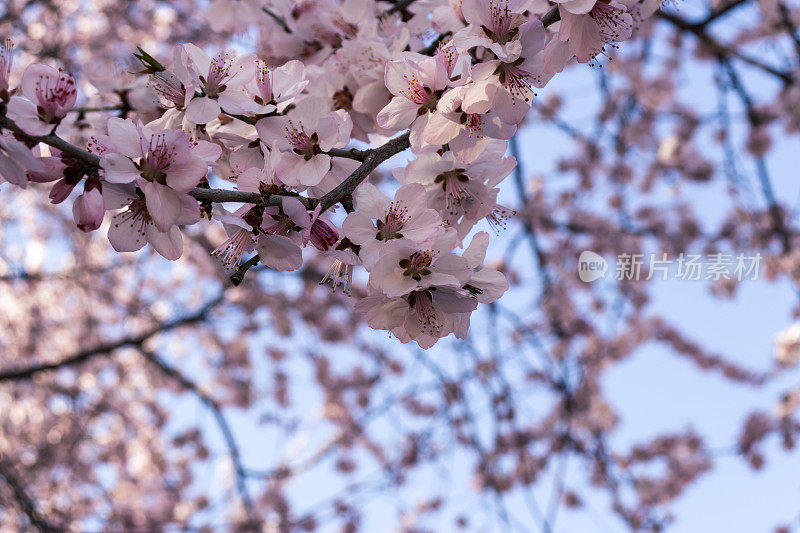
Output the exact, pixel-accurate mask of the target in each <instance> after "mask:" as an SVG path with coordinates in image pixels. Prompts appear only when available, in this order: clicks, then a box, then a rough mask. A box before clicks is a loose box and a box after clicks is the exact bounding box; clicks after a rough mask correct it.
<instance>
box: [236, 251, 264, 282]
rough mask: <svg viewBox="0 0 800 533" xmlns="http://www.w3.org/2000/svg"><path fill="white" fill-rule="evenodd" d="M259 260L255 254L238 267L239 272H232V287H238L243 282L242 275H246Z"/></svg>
mask: <svg viewBox="0 0 800 533" xmlns="http://www.w3.org/2000/svg"><path fill="white" fill-rule="evenodd" d="M260 260H261V257H260V256H259V255H258V254H256V255H254V256H253V257H251V258H250V259H248V260H247V261H245V262H244V263H242V265H241V266H240V267H239V270H237V271H236V272H234V273H233V274H232V275H231V283H233V286H234V287H238V286H239V285H241V284H242V281H244V275H245V274H247V271H248V270H250V269H251V268H252V267H254V266H256V265H257V264H258V262H259V261H260Z"/></svg>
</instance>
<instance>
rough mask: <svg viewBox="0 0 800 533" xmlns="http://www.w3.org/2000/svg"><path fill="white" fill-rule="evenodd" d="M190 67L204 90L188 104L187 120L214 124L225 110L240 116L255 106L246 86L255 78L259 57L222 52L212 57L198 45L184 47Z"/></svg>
mask: <svg viewBox="0 0 800 533" xmlns="http://www.w3.org/2000/svg"><path fill="white" fill-rule="evenodd" d="M184 48H185V49H186V53H187V54H188V58H187V59H186V61H187V62H186V65H185V66H186V68H187V70H188V72H189V75H190V76H191V78H192V80H193V86H194V88H196V89H197V90H199V91H201V93H202V94H201V96H198V97H195V98H193V99H192V101H191V102H189V103H188V104H187V105H186V117H187V118H188V119H189V120H191V121H192V122H194V123H195V124H206V123H208V122H211V121H212V120H214V119H215V118H217V116H218V115H219V114H220V112H221V111H223V110H224V111H227V112H228V113H234V114H239V113H243V112H245V111H248V110H249V109H251V108H252V107H253V102H252V101H251V100H250V98H249V97H248V95H247V93H246V92H245V91H244V86H245V85H246V84H247V83H248V82H249V81H250V80H251V79H252V78H253V76H255V56H254V55H253V54H245V55H242V56H236V55H235V54H233V53H231V52H225V51H222V52H219V53H217V54H216V55H215V56H214V57H213V58H212V57H209V56H208V54H206V53H205V52H204V51H203V50H201V49H200V48H198V47H197V46H195V45H193V44H191V43H187V44H185V45H184Z"/></svg>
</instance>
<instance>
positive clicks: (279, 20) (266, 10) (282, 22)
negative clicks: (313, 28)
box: [261, 7, 292, 33]
mask: <svg viewBox="0 0 800 533" xmlns="http://www.w3.org/2000/svg"><path fill="white" fill-rule="evenodd" d="M261 11H263V12H264V13H266V14H267V15H269V16H270V18H271V19H272V20H274V21H275V22H277V23H278V26H280V27H281V29H282V30H283V31H285V32H286V33H292V29H291V28H290V27H289V25H288V24H287V23H286V21H285V20H284V19H283V17H281V16H279V15H278V14H277V13H275V12H274V11H272V10H270V9H269V8H267V7H262V8H261Z"/></svg>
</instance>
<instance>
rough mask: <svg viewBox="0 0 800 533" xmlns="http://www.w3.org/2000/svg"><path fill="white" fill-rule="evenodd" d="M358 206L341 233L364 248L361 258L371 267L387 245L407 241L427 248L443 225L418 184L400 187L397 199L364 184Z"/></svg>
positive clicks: (357, 197)
mask: <svg viewBox="0 0 800 533" xmlns="http://www.w3.org/2000/svg"><path fill="white" fill-rule="evenodd" d="M355 203H356V205H357V206H358V209H357V210H356V211H355V212H353V213H350V214H349V215H347V218H346V219H345V220H344V222H343V223H342V231H343V232H344V234H345V236H346V237H347V238H348V239H349V240H350V241H351V242H352V243H354V244H357V245H359V246H360V247H361V249H360V252H359V257H360V258H361V260H362V261H363V262H364V264H365V265H366V266H367V267H368V268H370V267H372V265H374V264H375V262H376V261H377V260H378V257H379V256H380V253H381V250H382V248H383V244H384V243H386V242H389V241H391V240H395V239H406V240H408V241H410V242H412V243H414V244H417V245H424V244H426V243H429V242H432V241H433V239H435V238H436V236H437V235H438V234H439V230H440V228H441V225H442V218H441V216H440V215H439V213H438V212H436V211H434V210H433V209H428V208H427V206H426V202H425V189H424V188H423V187H422V186H420V185H418V184H416V183H412V184H409V185H405V186H403V187H400V188H399V189H398V190H397V192H396V193H395V195H394V199H389V197H388V196H386V195H385V194H383V193H382V192H380V191H379V190H378V188H377V187H375V186H374V185H372V184H371V183H364V184H362V185H361V187H359V188H358V190H357V191H356V194H355ZM373 220H374V221H375V222H373Z"/></svg>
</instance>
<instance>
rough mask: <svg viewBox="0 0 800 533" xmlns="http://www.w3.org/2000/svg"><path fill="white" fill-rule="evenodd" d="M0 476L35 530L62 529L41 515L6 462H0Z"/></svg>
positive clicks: (53, 530) (45, 532) (42, 531)
mask: <svg viewBox="0 0 800 533" xmlns="http://www.w3.org/2000/svg"><path fill="white" fill-rule="evenodd" d="M0 478H3V479H4V480H5V482H6V484H7V485H8V486H9V488H11V492H12V493H13V494H14V499H15V500H16V501H17V505H18V506H19V507H20V509H21V510H22V512H23V513H24V514H25V516H27V517H28V520H30V523H31V525H32V526H33V527H34V528H36V530H37V531H40V532H41V533H56V532H57V531H62V529H60V528H58V527H56V526H54V525H52V524H50V523H49V522H48V521H47V520H46V519H45V517H43V516H42V515H41V513H40V512H39V510H38V509H37V508H36V503H35V502H34V500H33V498H31V496H30V495H29V494H28V492H27V491H26V490H25V486H24V485H23V483H22V481H21V480H20V479H19V478H18V477H17V474H16V472H14V469H13V468H12V467H11V465H9V464H6V463H5V462H0Z"/></svg>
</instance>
